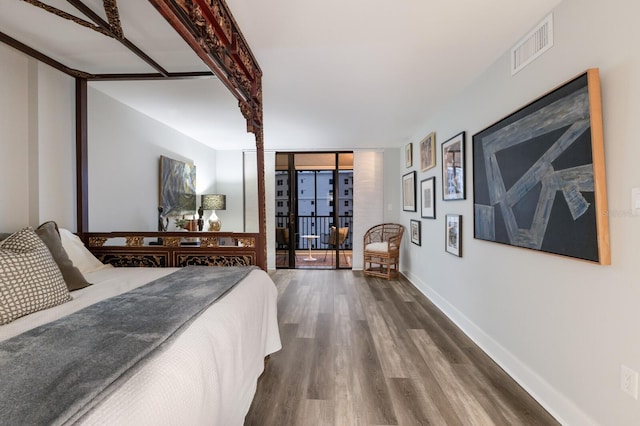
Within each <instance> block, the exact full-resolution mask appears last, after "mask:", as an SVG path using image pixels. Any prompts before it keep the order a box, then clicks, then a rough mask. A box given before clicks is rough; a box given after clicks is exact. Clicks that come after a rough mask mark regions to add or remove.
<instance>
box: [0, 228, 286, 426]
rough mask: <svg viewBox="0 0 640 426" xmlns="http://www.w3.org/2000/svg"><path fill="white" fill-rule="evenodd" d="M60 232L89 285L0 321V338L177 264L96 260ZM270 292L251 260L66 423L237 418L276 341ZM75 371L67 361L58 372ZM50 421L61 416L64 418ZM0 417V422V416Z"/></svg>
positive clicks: (225, 421)
mask: <svg viewBox="0 0 640 426" xmlns="http://www.w3.org/2000/svg"><path fill="white" fill-rule="evenodd" d="M61 234H62V235H65V236H66V237H63V238H62V242H63V243H64V248H65V249H67V250H66V251H68V255H69V258H70V260H72V261H73V263H74V264H75V265H78V270H80V271H81V272H82V275H83V277H84V278H86V280H87V281H88V282H90V283H91V284H92V285H90V286H87V287H84V288H81V289H78V290H74V291H71V292H70V294H71V297H72V299H71V300H69V301H66V302H64V303H62V304H59V305H57V306H55V307H51V308H48V309H44V310H39V311H37V312H33V313H30V314H28V315H26V316H22V317H20V318H17V319H15V320H13V321H12V322H9V323H8V324H6V325H2V326H0V345H1V344H2V343H6V342H7V341H9V339H12V338H14V337H16V336H20V335H23V334H25V333H28V332H29V330H34V329H37V327H40V326H46V325H47V324H51V323H52V322H53V321H55V320H57V319H60V318H63V317H67V318H68V317H69V316H72V314H77V313H79V312H83V310H86V309H87V308H89V307H93V306H96V305H97V304H98V303H99V302H100V301H104V300H113V299H114V298H117V297H121V296H124V295H126V294H128V293H131V292H134V291H136V290H135V289H139V288H141V286H143V285H144V284H146V283H149V282H151V281H153V280H156V279H162V278H163V277H167V276H169V275H170V274H173V273H178V272H180V271H179V269H180V268H114V267H110V266H108V265H102V264H100V263H99V262H98V263H96V260H95V258H92V257H91V254H90V253H89V252H88V251H87V250H86V249H83V247H82V246H81V242H80V240H79V239H77V237H73V234H71V233H69V232H68V231H64V230H61ZM65 238H66V239H67V240H71V241H72V243H73V244H72V245H70V243H69V241H65ZM1 248H2V245H0V249H1ZM1 261H3V259H0V262H1ZM5 265H6V262H5ZM199 268H206V269H215V268H207V267H199ZM220 269H225V268H220ZM184 284H185V285H186V286H188V285H189V283H184ZM1 290H2V289H1V288H0V291H1ZM276 299H277V291H276V288H275V285H274V283H273V281H272V280H271V279H270V277H269V276H268V274H267V273H266V272H264V271H262V270H260V269H258V268H255V267H253V268H250V270H248V271H246V276H245V277H244V278H242V279H241V280H240V281H239V282H238V283H237V284H236V285H235V286H234V287H232V288H231V289H230V290H229V291H228V292H227V293H225V294H224V295H223V296H222V297H220V298H219V299H218V300H217V301H215V303H214V304H213V305H212V306H210V307H208V308H206V309H205V310H203V311H202V313H201V314H199V315H198V316H197V317H196V318H195V319H194V320H193V321H192V322H191V323H190V324H189V325H188V326H187V327H185V328H184V329H183V330H182V331H181V332H180V334H179V335H178V336H177V337H175V338H174V339H173V340H172V341H171V342H170V344H167V345H165V346H164V347H163V348H162V349H159V350H157V351H155V352H154V353H153V354H152V355H151V356H149V357H148V359H147V360H146V361H145V362H144V364H143V365H141V366H136V369H135V370H133V371H134V372H133V373H132V374H131V375H130V376H128V377H127V378H126V380H124V381H123V382H122V383H121V384H119V385H118V387H117V389H116V390H115V391H113V392H110V393H109V394H108V395H107V396H104V397H103V398H102V399H101V400H100V402H99V403H97V404H96V405H95V406H93V407H92V408H91V410H89V411H88V412H87V413H83V414H82V416H80V418H79V419H76V418H73V421H70V423H76V420H77V424H96V425H99V424H110V425H112V424H118V425H128V424H131V425H134V424H135V425H146V424H154V425H157V424H189V425H200V424H216V425H217V424H219V425H240V424H242V423H243V420H244V416H245V415H246V413H247V411H248V409H249V406H250V404H251V401H252V399H253V396H254V393H255V390H256V384H257V379H258V377H259V376H260V374H261V373H262V371H263V369H264V359H265V357H266V356H267V355H269V354H271V353H273V352H276V351H278V350H279V349H280V348H281V342H280V335H279V331H278V326H277V318H276V317H277V312H276ZM39 351H42V352H44V353H46V351H47V349H46V347H44V348H43V347H38V352H39ZM3 367H4V366H3ZM7 370H8V369H7V368H2V369H1V370H0V375H5V376H4V377H5V378H6V377H8V376H6V375H7V374H10V372H9V371H7ZM74 373H75V370H74V369H73V368H72V369H71V370H70V371H69V372H68V373H65V374H71V375H73V374H74ZM0 381H1V380H0ZM0 398H2V399H5V398H7V395H6V394H3V395H2V396H0ZM65 416H66V414H65ZM54 423H60V424H64V423H65V418H63V419H62V420H60V421H56V422H54ZM0 424H4V423H3V419H2V416H0Z"/></svg>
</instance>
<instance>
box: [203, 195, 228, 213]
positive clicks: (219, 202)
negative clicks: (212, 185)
mask: <svg viewBox="0 0 640 426" xmlns="http://www.w3.org/2000/svg"><path fill="white" fill-rule="evenodd" d="M200 204H201V206H202V209H203V210H226V209H227V196H226V195H222V194H202V199H201V202H200Z"/></svg>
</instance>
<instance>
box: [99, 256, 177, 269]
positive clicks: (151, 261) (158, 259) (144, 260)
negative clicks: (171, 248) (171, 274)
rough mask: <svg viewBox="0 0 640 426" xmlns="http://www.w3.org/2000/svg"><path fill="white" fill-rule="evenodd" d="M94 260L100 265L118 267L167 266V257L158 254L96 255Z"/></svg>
mask: <svg viewBox="0 0 640 426" xmlns="http://www.w3.org/2000/svg"><path fill="white" fill-rule="evenodd" d="M96 258H97V259H98V260H99V261H101V262H102V263H108V264H111V265H113V266H118V267H123V266H127V267H140V266H145V267H153V268H164V267H167V266H169V265H168V262H167V256H163V255H158V254H97V255H96Z"/></svg>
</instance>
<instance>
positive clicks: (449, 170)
mask: <svg viewBox="0 0 640 426" xmlns="http://www.w3.org/2000/svg"><path fill="white" fill-rule="evenodd" d="M464 137H465V134H464V132H461V133H458V134H457V135H455V136H454V137H452V138H451V139H449V140H447V141H445V142H443V144H442V199H443V200H445V201H449V200H464V199H465V197H466V193H465V179H466V173H465V170H464V165H465V152H464V142H465V141H464Z"/></svg>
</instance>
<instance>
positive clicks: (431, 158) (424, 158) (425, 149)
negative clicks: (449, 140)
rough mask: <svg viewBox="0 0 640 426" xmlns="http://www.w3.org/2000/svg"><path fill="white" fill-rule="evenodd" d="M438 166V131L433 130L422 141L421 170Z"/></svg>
mask: <svg viewBox="0 0 640 426" xmlns="http://www.w3.org/2000/svg"><path fill="white" fill-rule="evenodd" d="M435 166H436V133H435V132H431V133H429V135H428V136H427V137H426V138H424V139H422V140H421V141H420V171H421V172H425V171H427V170H429V169H431V168H433V167H435Z"/></svg>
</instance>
